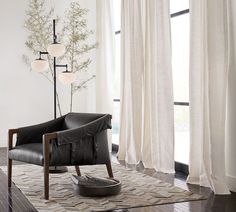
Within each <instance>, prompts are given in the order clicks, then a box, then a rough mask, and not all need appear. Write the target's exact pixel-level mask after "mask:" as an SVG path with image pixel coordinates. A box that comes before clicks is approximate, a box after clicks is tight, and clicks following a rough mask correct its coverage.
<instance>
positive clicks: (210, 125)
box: [188, 0, 229, 194]
mask: <svg viewBox="0 0 236 212" xmlns="http://www.w3.org/2000/svg"><path fill="white" fill-rule="evenodd" d="M227 7H228V1H226V0H208V1H205V0H198V1H195V0H192V1H191V6H190V18H191V20H190V23H191V30H190V164H189V172H190V174H189V177H188V183H193V184H199V185H201V186H207V187H211V188H212V190H213V191H214V192H215V193H216V194H229V190H228V188H227V185H226V179H225V136H226V134H225V124H226V122H225V119H226V96H227V83H228V47H229V45H228V21H229V19H228V8H227Z"/></svg>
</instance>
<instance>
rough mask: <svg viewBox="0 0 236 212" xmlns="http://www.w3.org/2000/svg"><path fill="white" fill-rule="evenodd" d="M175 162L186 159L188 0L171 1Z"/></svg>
mask: <svg viewBox="0 0 236 212" xmlns="http://www.w3.org/2000/svg"><path fill="white" fill-rule="evenodd" d="M170 12H171V40H172V71H173V88H174V105H175V106H174V110H175V161H176V162H180V163H184V164H188V162H189V141H190V139H189V0H178V1H177V0H170Z"/></svg>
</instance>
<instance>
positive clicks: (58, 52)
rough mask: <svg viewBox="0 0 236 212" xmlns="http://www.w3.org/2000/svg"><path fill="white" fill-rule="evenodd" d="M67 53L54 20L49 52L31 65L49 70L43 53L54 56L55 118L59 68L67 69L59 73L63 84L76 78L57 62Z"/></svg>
mask: <svg viewBox="0 0 236 212" xmlns="http://www.w3.org/2000/svg"><path fill="white" fill-rule="evenodd" d="M64 53H65V46H64V45H63V44H61V43H58V42H57V35H56V20H55V19H54V20H53V43H52V44H51V45H49V46H48V48H47V52H41V51H40V52H39V58H38V59H36V60H34V61H33V62H32V63H31V67H32V69H33V70H35V71H37V72H44V71H47V70H48V68H49V63H48V61H47V60H45V59H43V58H42V55H48V54H49V55H50V56H52V57H53V94H54V105H53V107H54V119H56V118H57V99H56V98H57V68H61V67H62V68H65V69H66V70H65V71H63V72H61V73H60V74H59V77H58V78H59V80H60V81H61V82H62V83H63V84H71V83H73V82H74V81H75V80H76V75H75V74H74V73H72V72H70V71H68V66H67V64H66V65H59V64H57V62H56V58H57V57H60V56H62V55H63V54H64ZM66 171H67V168H66V167H61V166H60V167H50V172H51V173H62V172H66Z"/></svg>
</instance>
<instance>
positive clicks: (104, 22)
mask: <svg viewBox="0 0 236 212" xmlns="http://www.w3.org/2000/svg"><path fill="white" fill-rule="evenodd" d="M112 6H113V5H112V0H97V1H96V25H97V27H96V39H97V43H98V47H97V50H96V111H97V112H99V113H109V114H112V111H113V75H114V71H115V67H114V57H115V55H114V36H115V34H114V22H113V15H112ZM109 143H110V145H109V147H110V149H111V132H110V133H109Z"/></svg>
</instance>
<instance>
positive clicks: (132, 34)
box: [119, 0, 174, 173]
mask: <svg viewBox="0 0 236 212" xmlns="http://www.w3.org/2000/svg"><path fill="white" fill-rule="evenodd" d="M121 8H122V9H121V10H122V15H121V17H122V21H121V58H122V61H121V82H122V86H121V129H120V149H119V159H121V160H126V162H127V163H129V164H137V163H139V162H143V164H144V166H145V167H147V168H155V169H156V170H157V171H162V172H165V173H173V172H174V109H173V107H174V106H173V83H172V70H171V38H170V15H169V14H170V13H169V2H168V1H166V0H149V1H144V0H133V1H127V0H123V1H122V7H121Z"/></svg>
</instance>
